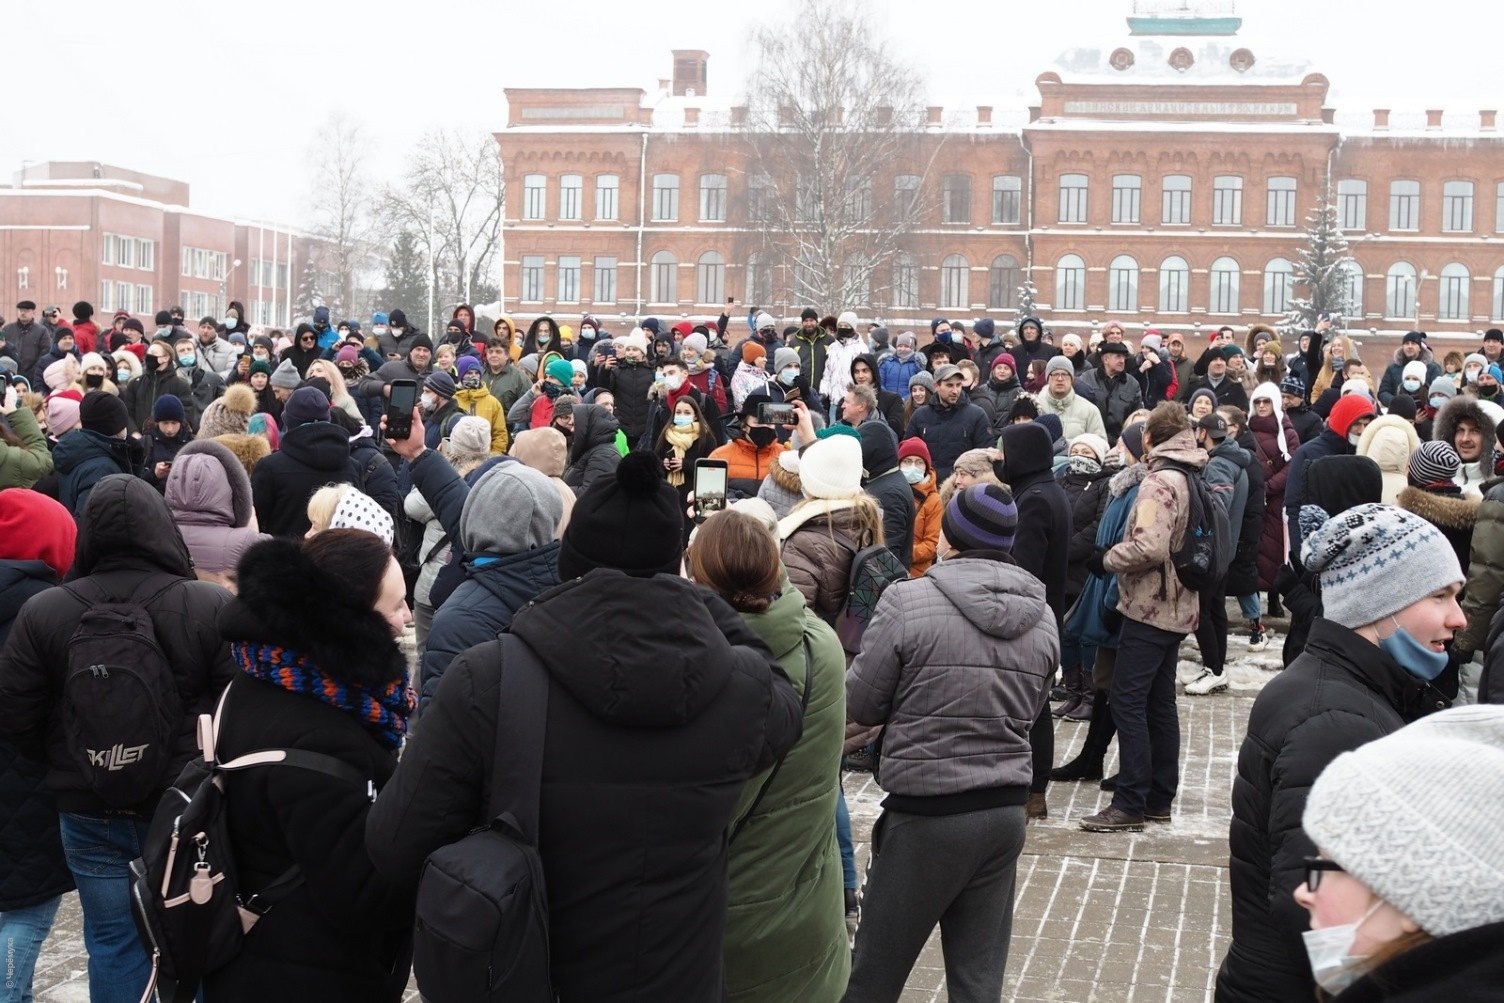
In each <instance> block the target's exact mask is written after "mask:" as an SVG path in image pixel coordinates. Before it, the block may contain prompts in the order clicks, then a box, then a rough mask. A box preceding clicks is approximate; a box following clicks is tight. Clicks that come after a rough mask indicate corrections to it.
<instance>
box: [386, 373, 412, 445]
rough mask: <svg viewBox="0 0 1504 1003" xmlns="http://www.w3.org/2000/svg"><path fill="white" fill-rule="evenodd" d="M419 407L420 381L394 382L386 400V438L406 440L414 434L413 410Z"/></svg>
mask: <svg viewBox="0 0 1504 1003" xmlns="http://www.w3.org/2000/svg"><path fill="white" fill-rule="evenodd" d="M417 406H418V381H417V380H393V381H392V389H391V394H390V396H388V397H387V399H386V437H387V438H388V439H406V438H407V437H408V436H409V435H412V433H413V408H415V407H417Z"/></svg>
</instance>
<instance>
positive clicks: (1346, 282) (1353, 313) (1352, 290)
mask: <svg viewBox="0 0 1504 1003" xmlns="http://www.w3.org/2000/svg"><path fill="white" fill-rule="evenodd" d="M1340 267H1341V269H1342V292H1343V296H1344V297H1345V298H1346V300H1347V302H1346V304H1345V305H1344V307H1343V313H1344V314H1345V315H1346V316H1348V317H1361V316H1363V266H1362V265H1360V264H1358V263H1357V262H1356V261H1344V262H1343V263H1342V265H1341V266H1340Z"/></svg>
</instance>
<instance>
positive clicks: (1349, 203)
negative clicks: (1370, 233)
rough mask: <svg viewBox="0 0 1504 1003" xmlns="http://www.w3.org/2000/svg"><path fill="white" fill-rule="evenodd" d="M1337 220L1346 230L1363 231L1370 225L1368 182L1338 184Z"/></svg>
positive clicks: (1343, 182)
mask: <svg viewBox="0 0 1504 1003" xmlns="http://www.w3.org/2000/svg"><path fill="white" fill-rule="evenodd" d="M1337 218H1338V220H1340V221H1341V223H1342V229H1344V230H1362V229H1363V228H1364V227H1366V226H1367V225H1368V182H1367V181H1351V180H1349V181H1339V182H1337Z"/></svg>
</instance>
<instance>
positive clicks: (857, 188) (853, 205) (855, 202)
mask: <svg viewBox="0 0 1504 1003" xmlns="http://www.w3.org/2000/svg"><path fill="white" fill-rule="evenodd" d="M846 219H847V221H848V222H850V223H853V224H856V225H858V226H863V225H866V224H867V222H868V221H869V220H871V219H872V179H871V178H870V177H849V178H847V179H846Z"/></svg>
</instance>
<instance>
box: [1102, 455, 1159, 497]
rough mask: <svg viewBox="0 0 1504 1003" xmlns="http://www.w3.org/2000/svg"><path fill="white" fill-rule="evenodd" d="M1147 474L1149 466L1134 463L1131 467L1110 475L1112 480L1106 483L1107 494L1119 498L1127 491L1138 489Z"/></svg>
mask: <svg viewBox="0 0 1504 1003" xmlns="http://www.w3.org/2000/svg"><path fill="white" fill-rule="evenodd" d="M1148 474H1149V466H1148V464H1145V463H1135V464H1134V465H1133V466H1131V467H1124V468H1123V469H1122V470H1119V471H1118V472H1117V473H1115V474H1113V475H1112V480H1110V481H1108V482H1107V493H1108V494H1110V495H1111V496H1112V497H1114V498H1121V497H1123V496H1124V495H1125V494H1127V493H1128V492H1129V491H1132V490H1133V489H1134V488H1136V487H1138V486H1139V485H1140V484H1141V483H1143V480H1144V478H1145V477H1147V476H1148Z"/></svg>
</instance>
